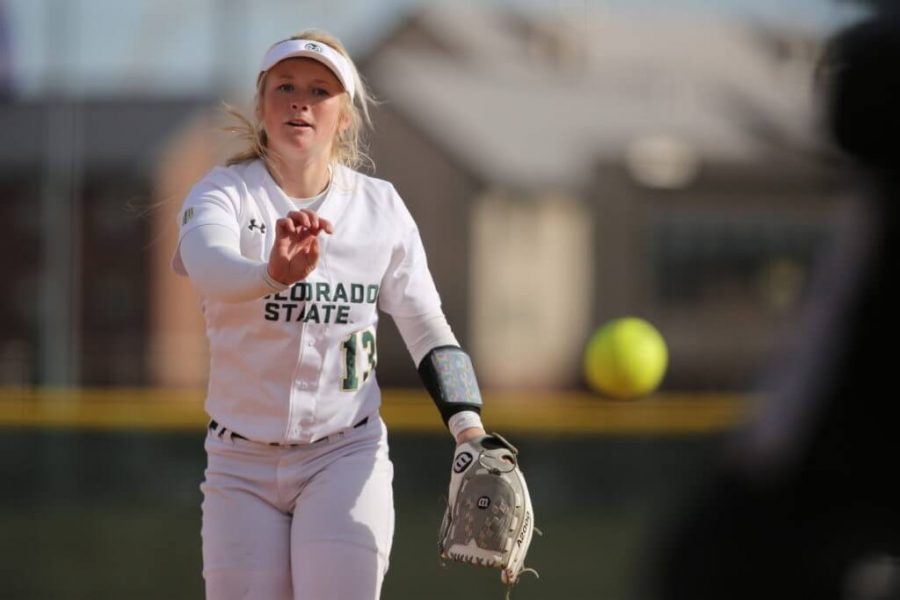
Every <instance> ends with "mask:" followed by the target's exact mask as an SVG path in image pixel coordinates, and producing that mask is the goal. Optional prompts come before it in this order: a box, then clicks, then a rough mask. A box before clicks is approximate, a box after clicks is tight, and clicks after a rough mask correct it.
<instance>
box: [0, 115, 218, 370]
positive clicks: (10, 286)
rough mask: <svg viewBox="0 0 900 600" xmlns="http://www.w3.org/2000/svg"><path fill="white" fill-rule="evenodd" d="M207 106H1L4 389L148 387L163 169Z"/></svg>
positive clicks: (0, 360) (0, 351)
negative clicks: (167, 152) (172, 142)
mask: <svg viewBox="0 0 900 600" xmlns="http://www.w3.org/2000/svg"><path fill="white" fill-rule="evenodd" d="M207 104H208V102H203V101H200V100H197V101H190V100H185V101H161V100H138V99H122V100H85V101H81V100H78V101H75V100H67V99H52V98H51V99H47V100H45V101H41V102H13V103H8V104H0V131H2V132H3V133H2V139H3V143H2V144H0V196H2V198H3V201H2V202H0V220H2V223H3V228H4V232H5V233H4V235H2V236H0V254H2V256H3V269H2V272H3V280H4V281H3V289H4V293H3V295H2V297H0V303H2V304H0V306H2V309H0V383H2V384H3V385H28V384H32V383H42V384H46V385H72V384H84V385H139V384H144V383H146V382H147V380H148V371H147V367H146V364H147V361H148V348H149V343H150V339H151V338H150V331H151V326H150V324H151V322H152V319H151V317H152V313H151V310H152V307H153V306H154V305H155V304H156V303H155V302H153V297H152V291H153V289H154V288H153V287H152V283H153V282H152V281H151V279H150V277H149V273H150V265H151V264H152V261H151V257H152V256H153V254H154V250H155V249H156V248H159V245H160V242H159V240H158V239H157V237H156V235H155V232H154V229H153V215H154V213H155V212H158V210H159V206H158V203H157V202H156V201H155V200H154V199H153V198H154V196H155V188H156V185H157V184H156V181H157V163H158V162H159V161H160V160H161V158H162V155H163V154H164V153H163V152H162V149H163V147H164V146H165V144H166V143H168V141H169V139H170V137H171V136H173V135H175V134H176V133H177V132H179V131H181V130H182V129H184V127H185V123H186V122H188V121H189V120H190V118H191V116H192V115H194V114H195V113H196V112H197V111H198V110H199V109H200V107H202V106H206V105H207ZM165 251H169V252H170V251H171V250H170V249H169V248H167V249H166V250H165Z"/></svg>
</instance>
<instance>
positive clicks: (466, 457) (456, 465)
mask: <svg viewBox="0 0 900 600" xmlns="http://www.w3.org/2000/svg"><path fill="white" fill-rule="evenodd" d="M471 464H472V455H471V454H470V453H469V452H460V454H459V456H457V457H456V460H454V461H453V472H454V473H462V472H463V471H465V470H466V469H468V468H469V465H471Z"/></svg>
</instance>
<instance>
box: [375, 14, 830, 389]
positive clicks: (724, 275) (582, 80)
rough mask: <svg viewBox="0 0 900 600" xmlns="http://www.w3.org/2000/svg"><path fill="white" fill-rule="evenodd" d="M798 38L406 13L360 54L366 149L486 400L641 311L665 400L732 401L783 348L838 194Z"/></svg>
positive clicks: (557, 380)
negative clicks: (607, 324) (662, 341)
mask: <svg viewBox="0 0 900 600" xmlns="http://www.w3.org/2000/svg"><path fill="white" fill-rule="evenodd" d="M818 53H819V42H818V41H817V40H816V39H815V38H813V37H810V36H808V35H806V34H803V33H802V32H792V31H775V30H771V29H765V28H762V27H758V26H753V25H750V24H746V23H740V22H730V21H721V20H715V21H711V20H710V21H707V20H697V19H691V20H688V19H685V20H681V21H679V20H678V19H671V18H669V19H666V20H653V19H647V18H645V19H633V18H632V19H625V18H617V17H603V16H600V15H593V16H592V15H580V14H571V15H569V16H566V15H561V16H560V15H557V18H555V19H552V18H541V19H538V18H534V17H530V16H524V15H521V14H516V13H509V12H489V11H486V10H480V9H468V10H462V9H459V8H452V9H451V8H436V9H430V10H425V11H422V12H419V13H416V14H415V15H413V16H412V17H411V18H410V19H409V20H408V21H407V22H406V23H405V24H404V25H403V26H402V27H400V28H399V29H398V30H397V31H395V32H394V33H393V34H391V35H390V36H389V37H387V38H386V39H385V40H384V42H383V43H382V44H381V46H380V47H378V48H377V49H376V50H375V51H374V52H373V54H372V55H371V56H370V57H369V59H368V60H367V61H366V63H365V72H366V75H367V76H368V79H369V81H370V82H371V84H372V85H373V87H374V88H375V90H376V93H377V94H378V95H379V96H380V98H381V99H382V100H384V104H383V105H382V106H381V109H380V111H379V114H378V115H377V119H376V123H377V130H376V135H375V139H374V144H373V154H374V156H375V158H376V162H377V165H378V172H377V174H378V175H379V176H382V177H384V178H386V179H389V180H391V181H393V182H394V183H395V184H396V186H397V188H398V189H399V190H400V192H401V194H402V195H403V196H404V198H405V199H406V201H407V203H409V204H410V206H411V208H412V211H413V213H414V214H415V216H416V219H417V221H418V223H419V226H420V229H421V230H422V234H423V237H424V240H425V244H426V247H427V249H428V251H429V257H430V260H431V263H432V269H433V271H434V273H435V275H436V278H437V280H438V282H439V286H440V288H441V293H442V296H443V298H444V302H445V308H446V310H447V313H448V315H449V317H450V320H451V323H453V325H454V327H455V329H456V330H457V333H458V334H461V335H460V337H461V338H462V339H463V341H464V342H465V343H466V344H467V345H468V346H469V347H470V348H471V349H472V350H473V352H474V354H475V359H476V364H477V365H478V367H479V376H480V378H481V379H482V381H484V382H486V383H488V384H489V385H491V386H497V387H534V386H538V387H551V386H571V385H578V384H579V382H580V373H579V372H580V360H581V353H582V349H583V345H584V342H585V341H586V339H587V337H588V335H589V334H590V333H591V331H592V330H593V329H594V328H595V327H597V326H599V325H600V324H601V323H603V322H604V321H606V320H607V319H609V318H613V317H617V316H623V315H628V314H636V315H640V316H643V317H645V318H648V319H650V320H651V321H652V322H654V323H655V324H657V325H658V326H659V328H660V329H661V330H662V332H663V334H664V335H665V337H666V338H667V340H668V342H669V345H670V350H671V360H672V362H671V369H670V374H669V376H668V378H667V380H666V385H668V386H670V387H680V388H688V389H696V388H722V387H726V388H739V387H744V386H745V385H747V384H748V383H750V382H751V380H752V378H753V375H754V374H755V373H756V372H757V369H758V365H759V362H760V359H762V358H763V357H764V356H766V355H768V354H770V353H772V352H774V351H777V349H778V347H779V344H780V343H782V342H781V340H782V339H783V337H784V335H785V334H786V333H788V330H789V329H790V328H791V327H792V320H793V319H792V318H793V315H794V310H795V309H796V307H797V304H798V302H800V301H801V299H802V293H803V289H804V286H805V282H806V279H807V275H808V270H809V267H810V265H811V262H812V260H813V258H814V256H815V254H816V253H817V250H818V249H819V248H820V247H821V245H822V243H823V242H824V241H825V240H826V239H827V238H828V236H829V233H830V231H831V229H832V226H833V224H834V223H833V221H834V219H835V215H836V212H835V209H836V206H837V205H838V203H839V201H840V199H841V198H842V197H843V195H844V194H845V193H846V192H845V190H844V184H843V181H844V179H843V178H844V175H843V173H842V170H841V168H840V166H839V165H838V164H836V162H835V161H834V160H833V159H831V158H830V157H829V155H828V154H827V153H826V152H825V151H824V150H823V149H822V144H821V142H820V140H819V139H818V138H819V133H818V127H817V123H816V115H817V112H816V106H815V98H814V87H813V72H814V67H815V63H816V59H817V56H818Z"/></svg>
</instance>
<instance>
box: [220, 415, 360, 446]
mask: <svg viewBox="0 0 900 600" xmlns="http://www.w3.org/2000/svg"><path fill="white" fill-rule="evenodd" d="M368 422H369V417H363V420H362V421H360V422H359V423H357V424H356V425H354V426H353V429H357V428H359V427H362V426H363V425H365V424H366V423H368ZM209 428H210V429H212V430H213V431H216V435H218V436H220V437H221V436H223V435H225V434H226V433H228V432H229V431H230V432H231V437H233V438H237V439H239V440H247V441H248V442H250V441H252V440H250V439H249V438H246V437H244V436H242V435H241V434H239V433H238V432H237V431H234V430H229V429H228V428H227V427H223V428H222V429H219V423H218V422H217V421H216V420H215V419H210V421H209ZM330 437H331V436H330V435H326V436H325V437H322V438H319V439H317V440H316V441H314V442H312V443H313V444H318V443H319V442H324V441H327V440H328V438H330ZM269 445H270V446H289V447H291V448H293V447H295V446H303V445H304V444H279V443H278V442H269Z"/></svg>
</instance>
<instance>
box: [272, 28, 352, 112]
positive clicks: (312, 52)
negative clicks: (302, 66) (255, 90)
mask: <svg viewBox="0 0 900 600" xmlns="http://www.w3.org/2000/svg"><path fill="white" fill-rule="evenodd" d="M295 57H300V58H312V59H313V60H317V61H319V62H320V63H322V64H323V65H325V66H326V67H328V68H329V69H331V72H332V73H334V75H335V77H337V78H338V81H340V82H341V85H343V86H344V89H345V90H347V93H348V94H350V98H351V99H352V98H353V97H354V95H355V94H356V78H355V77H354V76H353V66H352V65H351V64H350V61H349V60H347V59H346V58H345V57H344V55H343V54H341V53H340V52H338V51H337V50H335V49H334V48H332V47H331V46H329V45H327V44H322V43H320V42H316V41H313V40H284V41H283V42H278V43H277V44H275V45H274V46H272V47H271V48H269V51H268V52H266V55H265V56H264V57H263V60H262V64H261V65H260V67H259V74H260V75H262V74H263V73H265V72H266V71H268V70H269V69H271V68H272V67H274V66H275V65H277V64H278V63H280V62H281V61H283V60H284V59H286V58H295Z"/></svg>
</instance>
